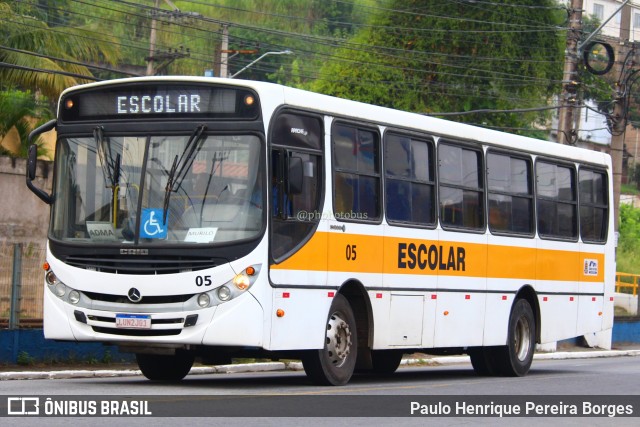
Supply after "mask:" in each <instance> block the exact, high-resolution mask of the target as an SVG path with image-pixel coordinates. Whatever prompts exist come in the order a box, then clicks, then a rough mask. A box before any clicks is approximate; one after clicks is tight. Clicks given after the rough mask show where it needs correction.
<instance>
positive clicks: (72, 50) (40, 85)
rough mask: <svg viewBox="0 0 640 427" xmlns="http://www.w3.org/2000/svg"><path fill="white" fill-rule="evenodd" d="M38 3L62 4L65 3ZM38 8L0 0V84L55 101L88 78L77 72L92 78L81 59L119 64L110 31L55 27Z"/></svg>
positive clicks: (90, 27) (118, 57)
mask: <svg viewBox="0 0 640 427" xmlns="http://www.w3.org/2000/svg"><path fill="white" fill-rule="evenodd" d="M39 3H40V4H43V3H50V5H48V6H51V7H53V6H55V5H58V7H59V6H60V5H61V4H63V3H65V2H61V1H46V2H39ZM37 8H38V6H36V5H31V4H29V3H27V4H26V5H25V3H24V2H18V1H7V0H0V82H3V84H4V86H5V88H4V89H6V88H7V87H11V86H14V87H21V88H24V89H30V90H31V91H32V92H33V93H40V94H42V95H45V96H47V97H48V98H49V99H57V97H58V96H59V95H60V93H61V92H62V91H63V90H64V89H66V88H68V87H70V86H74V85H77V84H79V83H85V82H88V81H90V80H84V79H81V78H78V77H75V76H73V75H84V76H92V74H91V71H90V70H89V68H87V67H86V66H84V65H79V64H78V63H87V62H95V63H97V62H102V63H107V64H115V63H116V62H117V61H118V60H119V59H120V53H119V50H118V48H117V46H118V45H117V43H116V40H115V38H114V37H113V36H111V35H109V31H107V30H104V29H103V30H102V31H100V29H99V28H97V27H92V26H83V27H69V26H64V27H52V26H49V25H48V24H47V23H46V22H45V21H43V20H40V19H38V18H37V17H36V16H37V12H38V9H37ZM7 48H9V49H7ZM25 52H28V53H25ZM31 53H35V54H39V55H43V56H36V55H33V54H31ZM56 58H58V59H56ZM60 60H69V61H73V62H63V61H60ZM38 70H50V71H51V72H47V73H45V72H42V71H38ZM56 72H62V73H68V74H66V75H65V74H56Z"/></svg>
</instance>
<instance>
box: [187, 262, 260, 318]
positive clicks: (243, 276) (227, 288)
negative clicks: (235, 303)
mask: <svg viewBox="0 0 640 427" xmlns="http://www.w3.org/2000/svg"><path fill="white" fill-rule="evenodd" d="M259 272H260V264H256V265H250V266H249V267H247V268H245V269H244V270H242V271H241V272H240V273H238V274H236V275H235V276H233V279H231V280H229V281H228V282H227V283H225V284H224V285H222V286H218V287H217V288H215V289H212V290H210V291H209V292H206V293H204V294H200V295H198V297H197V299H196V302H197V304H198V306H199V307H200V308H207V307H210V306H216V305H219V304H222V303H223V302H227V301H231V300H232V299H234V298H236V297H238V296H240V295H242V294H243V293H245V292H246V291H247V290H248V289H249V288H250V287H251V286H253V284H254V283H255V281H256V279H257V278H258V273H259ZM205 297H206V298H209V300H208V301H207V304H204V302H205Z"/></svg>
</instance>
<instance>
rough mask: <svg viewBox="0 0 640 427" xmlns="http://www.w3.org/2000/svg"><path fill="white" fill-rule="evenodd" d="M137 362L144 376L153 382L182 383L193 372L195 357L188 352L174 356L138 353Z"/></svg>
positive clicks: (177, 353)
mask: <svg viewBox="0 0 640 427" xmlns="http://www.w3.org/2000/svg"><path fill="white" fill-rule="evenodd" d="M136 361H137V362H138V367H139V368H140V370H141V371H142V375H144V376H145V377H147V378H148V379H150V380H152V381H180V380H181V379H183V378H184V377H186V376H187V374H188V373H189V371H190V370H191V367H192V366H193V361H194V356H193V354H192V353H188V352H176V354H174V355H167V354H141V353H136Z"/></svg>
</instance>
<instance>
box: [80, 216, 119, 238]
mask: <svg viewBox="0 0 640 427" xmlns="http://www.w3.org/2000/svg"><path fill="white" fill-rule="evenodd" d="M87 232H88V233H89V237H91V240H101V241H103V240H117V238H116V232H115V230H114V229H113V224H111V223H110V222H102V221H87Z"/></svg>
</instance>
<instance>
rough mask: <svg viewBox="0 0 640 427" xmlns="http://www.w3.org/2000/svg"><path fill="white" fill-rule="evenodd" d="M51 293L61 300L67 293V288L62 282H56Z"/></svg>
mask: <svg viewBox="0 0 640 427" xmlns="http://www.w3.org/2000/svg"><path fill="white" fill-rule="evenodd" d="M53 293H54V294H56V295H57V296H59V297H60V298H62V297H63V296H64V294H66V293H67V287H66V286H65V285H64V284H63V283H62V282H58V283H57V284H56V285H55V286H54V287H53Z"/></svg>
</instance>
